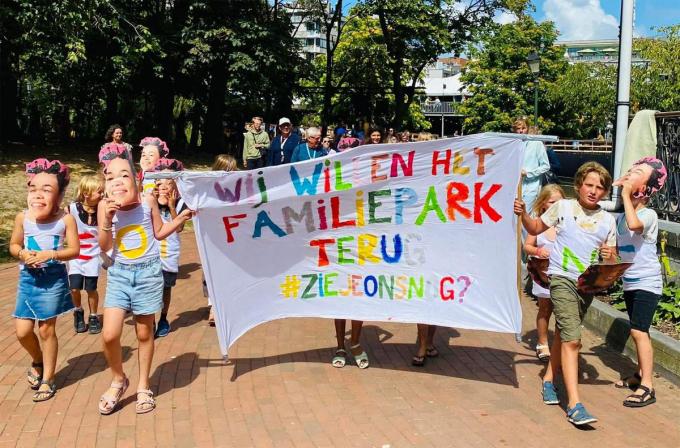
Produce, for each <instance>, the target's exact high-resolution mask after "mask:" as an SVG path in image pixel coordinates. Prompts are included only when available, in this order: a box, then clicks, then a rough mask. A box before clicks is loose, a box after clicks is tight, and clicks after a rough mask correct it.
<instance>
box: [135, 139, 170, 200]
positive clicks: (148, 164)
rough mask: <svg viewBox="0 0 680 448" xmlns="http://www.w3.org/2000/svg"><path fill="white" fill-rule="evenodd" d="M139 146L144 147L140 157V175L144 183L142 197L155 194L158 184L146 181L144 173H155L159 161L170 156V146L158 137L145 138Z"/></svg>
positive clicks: (149, 180)
mask: <svg viewBox="0 0 680 448" xmlns="http://www.w3.org/2000/svg"><path fill="white" fill-rule="evenodd" d="M139 146H141V147H142V153H141V154H140V156H139V166H140V167H141V168H142V171H141V172H140V173H139V180H140V181H141V182H142V196H146V195H147V194H148V193H151V192H153V190H154V188H156V182H155V181H153V180H151V179H144V173H146V172H147V171H153V167H154V166H156V163H158V160H159V159H160V158H161V157H167V156H168V154H170V149H169V148H168V145H167V144H166V143H165V142H164V141H163V140H161V139H160V138H158V137H144V138H143V139H142V141H141V142H139Z"/></svg>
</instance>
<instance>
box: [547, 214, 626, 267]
mask: <svg viewBox="0 0 680 448" xmlns="http://www.w3.org/2000/svg"><path fill="white" fill-rule="evenodd" d="M558 204H559V207H560V217H561V219H563V224H562V226H561V229H560V230H559V231H558V232H557V238H556V239H555V245H554V246H553V248H552V250H551V251H550V266H549V267H548V275H560V276H562V277H567V278H570V279H572V280H578V277H579V275H581V274H582V273H583V272H584V271H585V270H586V269H587V268H588V266H590V265H591V264H593V263H597V261H598V254H599V248H600V246H601V245H602V243H603V242H605V241H607V235H608V234H609V229H610V228H611V225H613V224H614V222H613V219H614V218H612V217H611V215H610V214H608V213H607V214H606V215H605V217H604V218H603V219H602V220H601V221H600V222H599V223H598V227H597V228H596V229H595V231H594V232H592V233H591V232H586V231H585V230H583V229H582V228H581V227H580V226H579V225H578V224H576V220H575V218H574V212H573V209H572V207H573V201H559V203H558Z"/></svg>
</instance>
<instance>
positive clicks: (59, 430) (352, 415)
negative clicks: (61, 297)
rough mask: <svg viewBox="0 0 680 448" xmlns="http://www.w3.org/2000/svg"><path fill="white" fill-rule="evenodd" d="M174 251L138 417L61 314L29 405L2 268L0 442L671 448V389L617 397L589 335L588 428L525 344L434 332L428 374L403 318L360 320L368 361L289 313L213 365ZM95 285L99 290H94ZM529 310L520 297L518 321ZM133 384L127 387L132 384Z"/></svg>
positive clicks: (664, 386)
mask: <svg viewBox="0 0 680 448" xmlns="http://www.w3.org/2000/svg"><path fill="white" fill-rule="evenodd" d="M182 241H183V247H184V249H185V250H184V252H183V256H182V264H183V266H182V269H181V275H180V280H179V282H178V286H177V288H176V289H175V291H174V296H175V298H174V302H173V307H172V310H171V311H172V313H171V314H172V318H171V322H172V326H173V332H172V333H171V334H170V335H169V336H168V337H166V338H165V339H162V340H159V341H158V342H157V344H156V355H155V358H154V367H153V369H152V371H153V378H152V385H153V388H154V389H155V391H156V393H157V396H158V408H157V410H156V411H155V412H153V413H151V414H147V415H142V416H137V415H136V414H135V412H134V394H133V393H132V391H128V393H127V394H126V398H125V399H124V401H123V408H122V409H121V410H120V411H119V412H117V413H115V414H114V415H111V416H108V417H102V416H100V415H99V413H98V412H97V401H98V398H99V395H100V394H101V393H102V392H103V391H104V390H105V389H106V386H107V385H108V383H109V381H110V378H109V375H108V374H107V372H106V371H105V370H106V365H105V361H104V357H103V355H102V354H101V352H100V347H101V342H100V338H99V337H98V336H91V335H88V334H81V335H76V334H74V332H73V329H72V326H71V325H72V321H71V318H70V316H69V317H63V318H61V319H60V321H59V323H58V326H57V329H58V335H59V343H60V350H59V363H58V368H57V385H58V387H59V392H58V393H57V395H56V397H55V398H54V399H52V400H50V401H48V402H46V403H41V404H34V403H33V402H32V401H31V391H30V390H29V389H28V387H27V384H26V380H25V374H24V373H25V370H26V367H27V366H28V364H29V362H30V361H29V358H28V356H27V355H26V353H25V352H24V351H23V350H22V349H21V347H20V346H19V343H18V342H17V341H16V338H15V336H14V325H13V322H12V319H11V318H10V317H9V316H10V314H11V312H12V309H13V306H14V294H15V287H16V277H17V271H16V268H14V267H7V266H4V267H0V316H2V317H1V318H0V446H15V445H19V446H41V447H52V446H56V447H61V446H74V445H77V446H78V447H86V446H95V445H96V446H103V447H107V446H141V447H148V446H154V445H159V446H165V447H169V446H179V447H189V446H200V447H203V446H233V447H244V446H275V447H289V446H290V447H297V446H310V447H312V446H341V447H346V446H357V447H370V446H376V447H404V446H442V447H450V446H461V447H468V446H475V447H486V446H494V447H534V446H535V447H549V446H598V444H599V446H603V447H604V446H608V447H609V446H615V447H624V446H630V447H652V446H653V447H671V446H672V447H678V446H680V393H678V388H677V387H674V386H672V385H671V383H669V382H668V381H666V380H663V379H658V380H657V392H658V402H657V404H655V405H653V406H649V407H647V408H644V409H627V408H624V407H623V406H622V405H621V401H622V400H623V398H624V396H625V392H624V391H621V390H618V389H615V388H614V387H613V386H612V382H613V381H614V380H616V379H618V378H619V372H630V371H631V368H632V364H631V362H630V361H628V360H627V359H625V358H623V357H621V356H620V355H618V354H616V353H613V352H611V351H609V350H608V349H607V348H605V347H604V346H603V345H602V341H601V340H600V339H599V338H597V337H595V336H593V335H592V334H590V333H586V337H585V339H584V349H583V351H582V358H581V367H582V368H581V371H582V372H583V378H582V381H581V384H582V386H581V387H582V393H583V396H584V397H585V400H586V403H587V406H588V409H589V410H591V412H593V413H594V414H595V415H597V416H598V417H599V418H600V422H599V423H596V424H595V425H594V429H592V430H579V429H575V428H574V427H572V425H571V424H569V423H567V421H566V418H565V417H564V413H563V411H562V410H560V408H559V407H557V406H544V405H543V404H542V402H541V401H540V396H539V384H540V377H539V375H540V374H541V372H542V370H543V366H542V365H541V364H540V363H538V362H537V361H536V359H535V357H534V355H533V351H532V350H531V349H530V345H529V342H528V341H529V339H530V338H531V336H533V334H534V333H532V332H529V338H527V341H525V342H523V343H517V342H515V340H514V337H513V336H512V335H506V334H495V333H487V332H480V331H457V330H454V329H441V330H440V331H439V332H438V333H437V338H436V343H437V346H438V347H439V348H440V351H441V352H442V354H441V356H440V357H439V358H437V359H433V360H430V361H429V362H428V364H427V366H426V367H425V368H424V369H419V368H415V367H411V364H410V358H411V356H412V354H413V350H414V345H413V342H414V339H415V333H416V329H415V325H405V324H393V323H389V324H387V323H367V324H366V326H365V331H364V335H363V340H364V346H365V347H366V348H367V351H368V353H369V355H370V357H371V367H370V368H369V369H367V370H365V371H361V370H359V369H358V368H356V366H354V365H348V366H346V367H345V368H344V369H335V368H333V367H332V366H331V365H330V364H329V360H330V358H331V356H332V349H333V347H334V344H335V338H334V330H333V324H332V323H331V322H330V321H327V320H323V319H285V320H279V321H275V322H270V323H268V324H264V325H261V326H260V327H258V328H256V329H254V330H252V331H250V332H249V333H248V334H246V335H245V336H244V337H243V338H242V339H241V340H239V341H238V342H237V343H236V345H235V346H234V347H233V348H232V351H231V353H230V354H231V359H232V361H231V362H230V363H229V364H227V365H224V363H223V361H222V358H221V356H220V352H219V348H218V345H217V337H216V335H215V332H214V329H212V328H210V327H209V326H208V325H207V323H206V318H207V314H208V309H207V306H206V302H205V300H204V299H203V297H202V295H201V287H200V281H201V271H200V266H199V263H198V256H197V252H196V249H195V244H194V241H193V235H192V234H191V233H190V232H186V233H185V234H183V236H182ZM103 284H104V283H103V282H100V285H102V287H103ZM535 310H536V307H535V305H534V304H533V302H530V301H528V300H525V301H524V312H525V319H524V320H525V329H526V330H529V329H530V328H531V326H532V325H531V322H532V320H533V317H534V316H535ZM123 345H124V346H125V353H124V357H125V369H126V371H127V372H128V374H129V375H130V376H131V380H132V384H135V383H136V377H135V375H136V353H135V351H136V348H135V347H136V344H135V336H134V331H133V327H132V326H131V325H126V327H125V332H124V335H123ZM132 390H134V388H132Z"/></svg>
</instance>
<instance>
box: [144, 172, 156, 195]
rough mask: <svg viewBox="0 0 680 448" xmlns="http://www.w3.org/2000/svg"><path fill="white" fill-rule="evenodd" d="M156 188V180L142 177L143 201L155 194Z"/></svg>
mask: <svg viewBox="0 0 680 448" xmlns="http://www.w3.org/2000/svg"><path fill="white" fill-rule="evenodd" d="M154 188H156V181H155V180H154V179H147V178H146V177H145V176H144V175H142V199H144V198H145V197H146V196H147V195H149V194H151V193H152V192H153V189H154Z"/></svg>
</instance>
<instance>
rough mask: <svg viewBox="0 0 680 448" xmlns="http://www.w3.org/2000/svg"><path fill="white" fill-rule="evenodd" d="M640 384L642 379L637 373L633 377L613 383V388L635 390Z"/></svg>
mask: <svg viewBox="0 0 680 448" xmlns="http://www.w3.org/2000/svg"><path fill="white" fill-rule="evenodd" d="M641 382H642V377H641V376H640V373H639V372H636V373H634V374H633V375H631V376H629V377H628V378H623V379H621V380H619V381H617V382H616V383H614V387H616V388H617V389H630V390H635V389H637V388H638V387H640V383H641Z"/></svg>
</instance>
